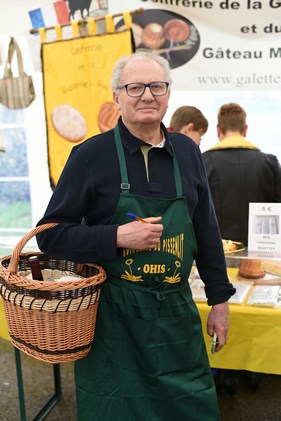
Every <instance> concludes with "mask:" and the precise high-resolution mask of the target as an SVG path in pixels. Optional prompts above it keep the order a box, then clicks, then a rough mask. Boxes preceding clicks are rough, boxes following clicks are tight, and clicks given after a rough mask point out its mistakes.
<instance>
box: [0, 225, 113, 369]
mask: <svg viewBox="0 0 281 421" xmlns="http://www.w3.org/2000/svg"><path fill="white" fill-rule="evenodd" d="M56 225H57V223H49V224H45V225H40V226H38V227H37V228H35V229H33V230H32V231H31V232H30V233H28V234H26V235H25V236H24V237H23V238H22V239H21V240H20V241H19V243H18V244H17V245H16V247H15V249H14V251H13V253H12V255H11V256H7V257H3V258H2V259H1V260H0V295H1V296H2V299H3V305H4V311H5V316H6V320H7V324H8V329H9V334H10V337H11V341H12V343H13V345H14V346H15V347H17V348H18V349H20V350H21V351H23V352H25V353H26V354H28V355H30V356H32V357H34V358H37V359H38V360H42V361H46V362H50V363H53V364H55V363H63V362H69V361H75V360H78V359H81V358H83V357H85V356H86V355H87V354H88V352H89V350H90V348H91V345H92V342H93V339H94V332H95V323H96V315H97V308H98V302H99V296H100V287H101V283H102V282H104V281H105V279H106V274H105V271H104V269H103V268H101V267H100V266H98V265H96V264H77V263H73V262H70V261H68V260H60V259H56V258H54V257H51V256H48V255H46V254H44V253H42V252H29V253H21V251H22V249H23V247H24V246H25V244H26V243H27V242H28V240H30V239H31V238H32V237H33V236H35V235H36V234H38V233H39V232H42V231H44V230H46V229H49V228H52V227H54V226H56ZM34 255H37V256H38V257H39V261H40V268H41V270H42V273H43V277H45V276H46V277H47V279H48V280H44V281H37V280H34V279H30V278H29V277H27V274H28V273H30V267H29V265H28V259H29V257H30V256H34ZM62 275H63V279H62ZM69 275H72V276H73V275H74V277H76V280H71V281H68V280H67V277H68V276H69ZM60 279H61V280H60Z"/></svg>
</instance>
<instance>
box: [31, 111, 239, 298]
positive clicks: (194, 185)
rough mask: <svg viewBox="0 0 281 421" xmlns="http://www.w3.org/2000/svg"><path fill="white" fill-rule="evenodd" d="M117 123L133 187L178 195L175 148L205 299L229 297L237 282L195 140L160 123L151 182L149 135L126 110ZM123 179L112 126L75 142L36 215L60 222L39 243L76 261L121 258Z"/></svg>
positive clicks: (154, 194) (161, 194) (161, 195)
mask: <svg viewBox="0 0 281 421" xmlns="http://www.w3.org/2000/svg"><path fill="white" fill-rule="evenodd" d="M118 124H119V129H120V134H121V138H122V142H123V145H124V153H125V159H126V164H127V170H128V177H129V182H130V186H131V190H130V192H131V193H132V194H136V195H140V196H148V197H149V196H151V197H158V198H175V197H176V190H175V183H174V177H173V160H172V156H173V150H174V152H175V154H176V157H177V160H178V163H179V168H180V173H181V177H182V184H183V192H184V196H185V197H186V200H187V204H188V209H189V214H190V217H191V219H192V222H193V226H194V231H195V236H196V240H197V247H198V253H197V256H196V264H197V268H198V270H199V273H200V275H201V278H202V280H203V281H204V283H205V285H206V295H207V297H208V303H209V304H210V305H212V304H217V303H220V302H223V301H226V300H228V299H229V298H230V296H231V295H233V294H234V292H235V290H234V289H233V287H232V285H231V284H230V283H229V281H228V278H227V273H226V267H225V258H224V253H223V248H222V243H221V236H220V232H219V228H218V225H217V220H216V216H215V212H214V208H213V203H212V199H211V195H210V191H209V188H208V181H207V177H206V173H205V169H204V165H203V163H202V159H201V152H200V150H199V148H198V146H197V145H196V144H195V143H194V142H193V141H192V140H191V139H189V138H187V137H186V136H184V135H182V134H179V133H169V132H168V131H167V130H166V128H165V127H164V126H163V125H162V126H161V128H162V130H163V132H164V134H165V137H166V142H165V146H164V148H152V149H150V150H149V152H148V172H149V182H148V181H147V176H146V169H145V163H144V158H143V154H142V152H141V148H140V147H141V145H143V144H144V142H143V141H142V140H140V139H138V138H136V137H134V136H133V135H131V133H130V132H129V131H128V130H127V128H126V127H125V125H124V124H123V123H122V120H121V118H120V119H119V122H118ZM170 143H172V145H173V150H172V148H171V145H170ZM120 183H121V179H120V170H119V162H118V158H117V151H116V147H115V141H114V134H113V130H110V131H108V132H105V133H102V134H99V135H97V136H94V137H92V138H90V139H88V140H87V141H85V142H83V143H82V144H79V145H78V146H75V147H74V148H73V149H72V152H71V154H70V157H69V159H68V161H67V163H66V165H65V167H64V170H63V172H62V174H61V177H60V179H59V181H58V184H57V186H56V188H55V190H54V193H53V195H52V198H51V200H50V203H49V205H48V207H47V210H46V212H45V215H44V217H43V218H42V219H41V220H40V221H39V223H38V225H39V224H40V225H41V224H43V223H46V222H61V224H60V225H59V226H57V227H55V228H52V229H51V230H48V231H45V232H43V233H41V234H39V235H38V236H37V241H38V245H39V247H40V249H41V250H42V251H44V252H46V253H48V254H50V255H53V256H56V257H57V258H61V259H68V260H71V261H74V262H79V263H88V262H98V261H99V260H105V259H116V258H117V255H118V249H117V247H116V230H117V226H116V225H111V224H110V221H111V218H112V216H113V214H114V211H115V209H116V207H117V204H118V200H119V195H120ZM144 200H145V199H144ZM151 216H155V215H151Z"/></svg>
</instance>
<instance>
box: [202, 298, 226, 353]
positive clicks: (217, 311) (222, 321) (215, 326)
mask: <svg viewBox="0 0 281 421" xmlns="http://www.w3.org/2000/svg"><path fill="white" fill-rule="evenodd" d="M228 329H229V306H228V301H226V302H224V303H220V304H215V305H213V306H212V308H211V311H210V313H209V316H208V320H207V332H208V335H210V336H213V334H214V332H216V333H217V336H218V343H217V346H216V352H217V351H219V350H220V349H222V347H223V346H224V345H225V344H226V342H227V333H228Z"/></svg>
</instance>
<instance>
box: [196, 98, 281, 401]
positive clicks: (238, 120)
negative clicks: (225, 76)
mask: <svg viewBox="0 0 281 421" xmlns="http://www.w3.org/2000/svg"><path fill="white" fill-rule="evenodd" d="M246 118H247V115H246V111H245V110H244V109H243V108H242V107H241V106H240V105H239V104H236V103H229V104H224V105H222V106H221V107H220V109H219V112H218V122H217V134H218V139H219V143H217V144H216V145H215V146H213V147H212V148H210V149H209V150H207V151H206V152H204V153H203V161H204V164H205V168H206V171H207V176H208V180H209V186H210V190H211V193H212V197H213V201H214V206H215V211H216V215H217V219H218V223H219V227H220V231H221V235H222V238H224V239H227V240H232V241H237V242H242V243H243V244H244V245H245V246H247V244H248V219H249V203H251V202H258V203H264V202H270V203H279V202H281V169H280V164H279V161H278V159H277V157H276V156H274V155H271V154H267V153H264V152H262V151H261V150H260V149H259V148H258V147H257V146H256V145H255V144H253V143H252V142H249V141H248V140H247V139H246V135H247V129H248V126H247V122H246ZM249 262H250V261H249V260H242V262H241V265H240V268H239V273H245V276H247V275H246V269H245V268H244V267H247V265H249ZM251 263H252V264H253V265H254V266H255V267H256V268H257V267H258V268H259V269H260V270H261V269H262V262H261V261H257V260H252V261H251ZM243 374H244V376H245V378H246V381H247V383H248V384H249V386H250V388H251V389H252V390H255V389H256V388H257V387H258V384H259V382H260V380H261V376H260V374H259V373H254V372H244V373H243ZM216 384H217V387H218V388H225V389H226V391H228V392H229V393H230V394H234V393H235V392H236V389H237V384H238V381H237V372H236V371H232V370H218V371H217V375H216Z"/></svg>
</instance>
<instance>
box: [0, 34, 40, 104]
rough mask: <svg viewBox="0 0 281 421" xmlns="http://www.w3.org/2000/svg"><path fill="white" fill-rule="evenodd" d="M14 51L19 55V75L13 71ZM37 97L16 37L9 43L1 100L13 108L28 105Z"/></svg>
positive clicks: (0, 89) (0, 92)
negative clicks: (24, 66) (15, 74)
mask: <svg viewBox="0 0 281 421" xmlns="http://www.w3.org/2000/svg"><path fill="white" fill-rule="evenodd" d="M14 53H16V57H17V65H18V76H17V77H15V76H14V75H13V72H12V60H13V56H14ZM34 98H35V90H34V85H33V81H32V77H31V76H30V75H27V74H26V73H25V72H24V68H23V60H22V55H21V50H20V48H19V46H18V44H17V42H16V41H15V39H14V38H11V40H10V44H9V51H8V58H7V62H6V65H5V70H4V75H3V79H0V102H1V104H3V105H5V107H7V108H10V109H12V110H17V109H20V108H26V107H28V106H29V105H30V104H31V102H32V101H33V100H34Z"/></svg>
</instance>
